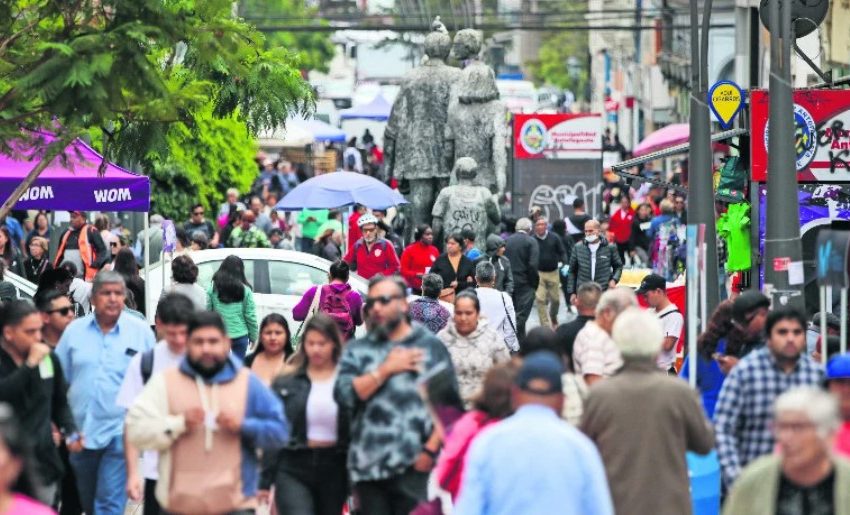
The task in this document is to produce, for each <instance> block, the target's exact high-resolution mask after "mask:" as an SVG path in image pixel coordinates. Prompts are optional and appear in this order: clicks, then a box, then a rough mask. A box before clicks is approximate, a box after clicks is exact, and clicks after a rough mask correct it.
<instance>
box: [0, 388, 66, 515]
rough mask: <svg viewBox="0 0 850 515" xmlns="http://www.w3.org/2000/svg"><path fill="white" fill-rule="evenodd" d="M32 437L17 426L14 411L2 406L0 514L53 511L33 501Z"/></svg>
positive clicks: (29, 514)
mask: <svg viewBox="0 0 850 515" xmlns="http://www.w3.org/2000/svg"><path fill="white" fill-rule="evenodd" d="M28 436H29V435H27V434H26V433H25V432H24V431H23V430H22V428H21V427H20V425H18V422H17V419H16V418H15V415H14V413H13V412H12V408H10V407H9V405H8V404H0V513H2V514H3V515H49V514H53V513H54V512H53V510H51V509H50V508H48V507H46V506H44V505H42V504H39V503H38V502H36V501H35V500H33V499H32V496H34V495H35V484H34V483H33V479H32V476H31V474H30V467H31V466H32V465H33V460H32V458H31V454H30V452H31V451H30V445H29V438H28Z"/></svg>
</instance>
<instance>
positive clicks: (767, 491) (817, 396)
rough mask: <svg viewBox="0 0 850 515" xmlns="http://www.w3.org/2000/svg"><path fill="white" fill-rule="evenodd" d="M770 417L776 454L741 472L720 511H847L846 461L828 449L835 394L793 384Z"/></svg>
mask: <svg viewBox="0 0 850 515" xmlns="http://www.w3.org/2000/svg"><path fill="white" fill-rule="evenodd" d="M773 418H774V424H773V434H774V436H775V437H776V443H777V444H778V447H779V452H778V453H771V454H769V455H767V456H764V457H762V458H760V459H759V460H757V461H755V462H753V463H752V464H751V465H749V466H748V467H747V468H746V469H745V470H744V472H743V473H742V474H741V477H740V479H738V481H737V482H736V483H735V486H734V488H732V492H731V494H730V495H729V498H728V499H727V500H726V505H725V506H724V509H723V515H768V514H770V515H773V514H779V515H785V514H817V513H836V514H838V513H850V464H848V463H847V462H846V461H844V460H841V459H836V458H835V457H834V456H833V454H832V452H831V441H830V440H831V438H832V436H833V435H834V434H835V431H836V429H837V428H838V426H839V424H840V423H841V422H840V418H839V415H838V404H837V403H836V402H835V398H834V397H833V396H831V395H830V394H828V393H826V392H824V391H821V390H819V389H817V388H814V387H802V388H796V389H793V390H790V391H788V392H786V393H784V394H782V395H781V396H779V397H778V398H777V399H776V403H775V405H774V408H773Z"/></svg>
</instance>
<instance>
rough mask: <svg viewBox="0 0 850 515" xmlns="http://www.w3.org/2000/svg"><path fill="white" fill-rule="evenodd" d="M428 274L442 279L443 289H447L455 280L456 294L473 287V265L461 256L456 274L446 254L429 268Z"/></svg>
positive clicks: (441, 255)
mask: <svg viewBox="0 0 850 515" xmlns="http://www.w3.org/2000/svg"><path fill="white" fill-rule="evenodd" d="M430 273H432V274H437V275H439V276H440V277H442V278H443V288H449V287H450V286H451V284H452V282H453V281H455V280H457V288H455V291H456V292H457V293H460V292H462V291H463V290H465V289H467V288H472V287H473V286H475V265H474V264H473V263H472V260H470V259H469V258H468V257H466V256H464V255H463V254H461V256H460V263H459V264H458V265H457V272H455V269H454V268H452V263H451V262H450V261H449V256H448V254H440V256H439V257H438V258H437V259H436V261H434V264H433V265H432V266H431V272H430Z"/></svg>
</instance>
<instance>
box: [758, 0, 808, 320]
mask: <svg viewBox="0 0 850 515" xmlns="http://www.w3.org/2000/svg"><path fill="white" fill-rule="evenodd" d="M780 3H781V6H780ZM769 4H770V6H769V9H770V11H769V14H770V21H771V23H770V24H771V29H772V30H771V31H770V84H769V86H770V90H769V101H770V118H769V120H770V122H769V123H770V126H769V130H770V132H769V136H768V138H769V141H768V158H767V159H768V161H767V164H768V174H767V179H768V180H767V209H766V215H767V228H766V230H765V241H764V252H765V260H764V285H765V291H766V292H768V293H771V297H772V299H773V302H774V304H773V305H774V306H779V305H791V306H794V307H796V308H799V309H803V308H804V306H805V300H804V298H803V295H802V286H803V285H802V284H791V282H792V281H791V279H792V276H793V275H801V273H802V270H797V271H799V272H800V274H793V273H791V272H792V271H795V267H797V268H799V267H801V266H802V261H803V245H802V241H801V240H800V205H799V199H798V198H797V166H796V158H797V156H796V150H795V149H796V144H795V138H794V101H793V98H792V88H791V42H792V41H793V39H794V34H793V33H792V29H791V2H790V1H787V0H786V1H784V2H778V1H777V0H773V1H771V2H769ZM793 279H794V281H793V282H795V283H797V282H799V280H798V278H796V277H794V278H793ZM800 279H801V278H800Z"/></svg>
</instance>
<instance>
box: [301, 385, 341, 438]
mask: <svg viewBox="0 0 850 515" xmlns="http://www.w3.org/2000/svg"><path fill="white" fill-rule="evenodd" d="M335 382H336V377H332V378H330V379H328V380H327V381H313V382H312V384H311V386H310V395H309V396H307V415H306V417H307V439H308V440H315V441H318V442H336V440H337V414H338V413H339V406H337V404H336V401H335V400H334V392H333V390H334V383H335Z"/></svg>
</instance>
